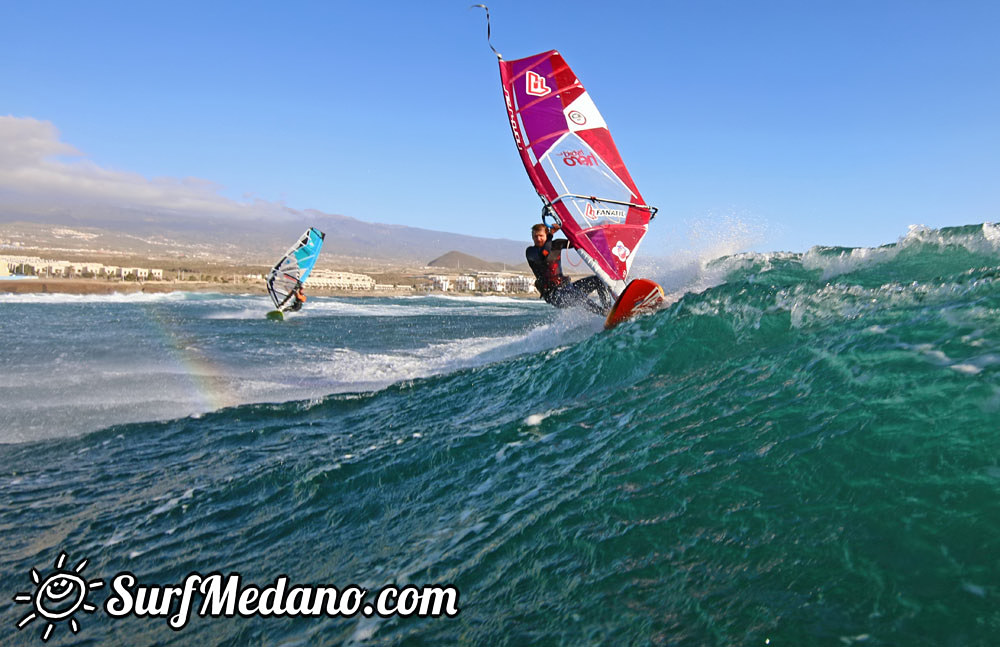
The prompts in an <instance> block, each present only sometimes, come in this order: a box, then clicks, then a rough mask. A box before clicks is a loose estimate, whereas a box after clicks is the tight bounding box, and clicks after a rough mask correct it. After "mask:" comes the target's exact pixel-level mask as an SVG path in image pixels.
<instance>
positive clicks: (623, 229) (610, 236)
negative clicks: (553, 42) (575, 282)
mask: <svg viewBox="0 0 1000 647" xmlns="http://www.w3.org/2000/svg"><path fill="white" fill-rule="evenodd" d="M498 56H499V55H498ZM500 78H501V81H502V83H503V91H504V99H505V100H506V103H507V114H508V116H509V118H510V127H511V130H512V131H513V133H514V141H515V143H516V144H517V148H518V151H519V152H520V153H521V160H522V161H523V162H524V168H525V169H526V170H527V172H528V176H529V177H530V178H531V182H532V183H533V184H534V185H535V190H536V191H538V194H539V196H541V198H542V200H544V201H545V203H546V204H547V205H551V207H552V209H553V210H554V211H555V215H556V217H557V218H558V219H559V221H560V222H561V224H562V230H563V232H564V233H565V234H566V237H567V238H569V240H570V241H572V242H573V245H574V247H575V248H576V250H577V252H578V253H579V254H580V257H581V258H583V260H584V262H586V263H587V265H588V266H589V267H590V268H591V269H592V270H593V271H594V273H595V274H597V276H599V277H600V278H601V279H602V280H603V281H604V282H605V283H607V284H608V287H610V288H611V289H612V291H613V292H614V293H615V294H616V295H618V294H620V293H621V292H622V290H624V289H625V285H626V283H627V280H628V273H629V268H630V267H631V265H632V259H633V258H634V257H635V252H636V249H638V247H639V243H641V242H642V238H643V236H645V235H646V230H647V228H648V226H649V221H650V219H651V218H652V217H653V215H655V213H656V209H655V208H653V207H650V206H649V205H647V204H646V203H645V201H644V200H643V199H642V196H641V195H640V194H639V189H637V188H636V186H635V182H634V181H633V180H632V177H631V176H630V175H629V172H628V169H626V168H625V164H624V162H622V158H621V155H620V154H619V153H618V148H617V147H616V146H615V142H614V140H613V139H611V133H610V132H609V131H608V127H607V124H605V123H604V118H603V117H601V113H600V112H598V110H597V107H596V106H595V105H594V102H593V101H592V100H591V99H590V95H588V94H587V91H586V90H585V89H584V88H583V85H582V84H581V83H580V81H579V79H577V78H576V75H575V74H574V73H573V70H571V69H570V68H569V66H568V65H567V64H566V61H565V60H563V57H562V55H560V54H559V52H556V51H554V50H553V51H550V52H545V53H543V54H536V55H535V56H529V57H527V58H522V59H518V60H515V61H504V60H503V59H500Z"/></svg>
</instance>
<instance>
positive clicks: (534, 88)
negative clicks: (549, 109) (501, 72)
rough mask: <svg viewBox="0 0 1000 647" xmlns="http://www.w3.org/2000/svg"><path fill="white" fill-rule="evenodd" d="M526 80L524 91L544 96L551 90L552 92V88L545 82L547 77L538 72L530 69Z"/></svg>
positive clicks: (535, 95)
mask: <svg viewBox="0 0 1000 647" xmlns="http://www.w3.org/2000/svg"><path fill="white" fill-rule="evenodd" d="M524 80H525V88H524V91H525V92H527V93H528V94H530V95H531V96H533V97H544V96H545V95H547V94H548V93H549V92H552V88H550V87H549V86H548V85H546V83H545V77H544V76H542V75H541V74H538V73H537V72H531V71H529V72H528V75H527V76H526V77H524Z"/></svg>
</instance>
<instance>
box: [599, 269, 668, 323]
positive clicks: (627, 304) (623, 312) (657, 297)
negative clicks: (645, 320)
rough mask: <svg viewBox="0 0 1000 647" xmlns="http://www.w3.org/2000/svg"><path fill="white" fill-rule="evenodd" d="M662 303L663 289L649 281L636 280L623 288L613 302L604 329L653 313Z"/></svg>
mask: <svg viewBox="0 0 1000 647" xmlns="http://www.w3.org/2000/svg"><path fill="white" fill-rule="evenodd" d="M662 303H663V288H661V287H660V286H659V284H657V283H656V282H655V281H650V280H649V279H636V280H634V281H632V282H631V283H629V284H628V286H626V287H625V290H624V291H623V292H622V293H621V296H620V297H618V300H617V301H615V305H614V307H613V308H611V312H610V313H609V314H608V318H607V319H606V320H605V321H604V328H605V329H606V330H610V329H612V328H614V327H615V326H617V325H618V324H620V323H621V322H623V321H626V320H628V319H631V318H632V317H636V316H638V315H641V314H647V313H650V312H653V311H654V310H656V309H657V308H659V307H660V304H662Z"/></svg>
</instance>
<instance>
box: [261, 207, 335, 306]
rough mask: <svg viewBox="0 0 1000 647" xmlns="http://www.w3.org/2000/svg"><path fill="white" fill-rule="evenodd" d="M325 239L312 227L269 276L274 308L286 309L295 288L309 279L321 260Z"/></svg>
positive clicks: (268, 291)
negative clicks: (314, 267)
mask: <svg viewBox="0 0 1000 647" xmlns="http://www.w3.org/2000/svg"><path fill="white" fill-rule="evenodd" d="M324 237H325V234H324V233H323V232H321V231H320V230H319V229H316V228H315V227H310V228H309V229H307V230H306V233H304V234H302V236H301V238H299V241H298V242H297V243H295V244H294V245H293V246H292V248H291V249H289V250H288V251H287V252H286V253H285V255H284V256H282V257H281V260H279V261H278V262H277V264H275V266H274V268H273V269H272V270H271V273H270V274H268V275H267V293H268V294H270V295H271V300H272V301H274V307H275V308H277V309H278V310H282V309H283V308H284V307H285V305H286V304H287V303H288V300H289V299H290V298H291V296H292V292H294V291H295V288H297V287H299V286H300V285H302V284H303V283H305V282H306V279H307V278H309V273H310V272H312V268H313V266H314V265H316V259H318V258H319V250H320V249H321V248H322V247H323V238H324Z"/></svg>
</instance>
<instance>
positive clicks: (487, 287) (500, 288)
mask: <svg viewBox="0 0 1000 647" xmlns="http://www.w3.org/2000/svg"><path fill="white" fill-rule="evenodd" d="M476 283H477V284H478V286H479V289H480V290H482V291H483V292H506V291H507V277H505V276H501V275H499V274H480V275H479V276H478V277H477V279H476Z"/></svg>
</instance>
